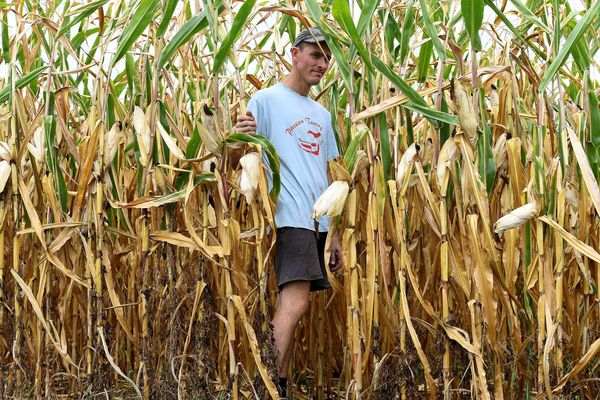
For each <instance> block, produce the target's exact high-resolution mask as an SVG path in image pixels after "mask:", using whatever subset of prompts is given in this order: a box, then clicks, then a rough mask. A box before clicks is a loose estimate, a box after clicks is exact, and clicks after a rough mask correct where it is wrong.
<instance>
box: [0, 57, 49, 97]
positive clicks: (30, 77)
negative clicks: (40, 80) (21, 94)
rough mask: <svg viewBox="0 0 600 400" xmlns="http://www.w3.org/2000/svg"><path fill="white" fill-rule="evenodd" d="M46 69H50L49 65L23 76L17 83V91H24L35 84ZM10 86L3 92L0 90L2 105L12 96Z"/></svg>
mask: <svg viewBox="0 0 600 400" xmlns="http://www.w3.org/2000/svg"><path fill="white" fill-rule="evenodd" d="M46 68H48V66H47V65H44V66H42V67H39V68H36V69H34V70H33V71H31V72H29V73H27V74H25V75H23V76H22V77H21V78H20V79H18V80H17V81H16V82H15V87H16V88H17V89H22V88H24V87H25V86H27V85H29V84H30V83H32V82H35V80H36V79H37V77H38V76H40V74H41V73H42V72H44V71H45V70H46ZM10 89H11V87H10V85H7V86H5V87H4V88H2V90H0V104H4V102H6V101H7V100H8V97H9V96H10Z"/></svg>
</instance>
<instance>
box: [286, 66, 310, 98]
mask: <svg viewBox="0 0 600 400" xmlns="http://www.w3.org/2000/svg"><path fill="white" fill-rule="evenodd" d="M283 84H284V85H285V86H287V87H289V88H290V89H292V90H293V91H294V92H296V93H298V94H299V95H301V96H308V92H309V91H310V86H309V85H308V84H307V83H306V82H304V81H303V80H301V79H298V77H297V76H296V74H294V72H293V71H292V73H290V74H289V75H288V76H287V78H285V79H284V80H283Z"/></svg>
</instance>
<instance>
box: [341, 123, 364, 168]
mask: <svg viewBox="0 0 600 400" xmlns="http://www.w3.org/2000/svg"><path fill="white" fill-rule="evenodd" d="M368 133H369V130H368V129H363V130H361V131H360V132H358V133H357V134H356V136H354V137H353V138H352V140H351V141H350V143H349V144H348V147H347V148H346V152H345V153H344V165H345V166H346V169H347V170H348V171H350V173H352V171H353V170H354V164H355V163H356V154H357V153H358V148H359V146H360V143H361V142H362V141H363V139H364V138H365V137H366V136H367V134H368Z"/></svg>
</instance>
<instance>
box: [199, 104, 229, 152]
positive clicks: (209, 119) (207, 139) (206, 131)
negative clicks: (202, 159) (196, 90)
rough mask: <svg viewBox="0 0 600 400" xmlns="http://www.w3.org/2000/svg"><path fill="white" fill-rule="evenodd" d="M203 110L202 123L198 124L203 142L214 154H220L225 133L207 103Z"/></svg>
mask: <svg viewBox="0 0 600 400" xmlns="http://www.w3.org/2000/svg"><path fill="white" fill-rule="evenodd" d="M201 110H202V113H201V115H202V124H199V125H198V132H199V133H200V138H201V139H202V144H204V147H205V148H206V149H207V150H208V151H210V152H211V153H212V154H214V155H219V154H220V153H221V146H222V144H223V135H222V134H221V130H220V129H219V125H218V124H217V121H216V119H215V117H214V115H213V113H212V111H211V110H210V108H209V107H208V106H207V105H206V104H205V105H204V106H203V107H201Z"/></svg>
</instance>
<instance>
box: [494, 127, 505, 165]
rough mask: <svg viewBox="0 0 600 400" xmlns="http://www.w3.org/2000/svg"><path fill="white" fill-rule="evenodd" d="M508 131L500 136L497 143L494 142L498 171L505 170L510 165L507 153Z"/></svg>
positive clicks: (495, 162)
mask: <svg viewBox="0 0 600 400" xmlns="http://www.w3.org/2000/svg"><path fill="white" fill-rule="evenodd" d="M506 139H507V138H506V133H503V134H502V135H500V136H498V139H496V143H494V149H493V150H492V153H493V154H494V164H496V170H497V171H505V170H506V168H507V167H508V154H507V153H506Z"/></svg>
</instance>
